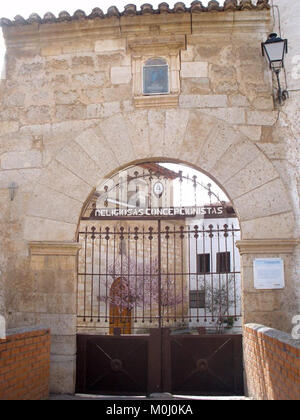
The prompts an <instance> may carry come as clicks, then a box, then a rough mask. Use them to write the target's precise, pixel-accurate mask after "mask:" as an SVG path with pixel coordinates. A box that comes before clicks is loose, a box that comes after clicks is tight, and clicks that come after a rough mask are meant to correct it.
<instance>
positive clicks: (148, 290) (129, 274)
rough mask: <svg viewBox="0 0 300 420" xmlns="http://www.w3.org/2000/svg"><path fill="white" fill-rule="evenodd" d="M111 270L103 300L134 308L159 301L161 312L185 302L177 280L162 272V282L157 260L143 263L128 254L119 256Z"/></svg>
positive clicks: (129, 308) (155, 303)
mask: <svg viewBox="0 0 300 420" xmlns="http://www.w3.org/2000/svg"><path fill="white" fill-rule="evenodd" d="M108 273H109V281H108V282H107V284H106V285H105V287H106V289H107V292H106V294H105V296H103V294H102V296H100V300H101V301H103V302H109V303H110V304H112V305H115V306H118V307H121V308H123V309H128V310H133V309H137V308H144V309H149V308H150V307H152V308H153V307H154V306H157V305H158V303H159V301H160V302H161V308H162V315H164V314H165V313H166V312H168V311H169V309H171V308H174V307H176V306H177V305H180V304H181V303H182V302H183V292H182V287H181V285H176V283H175V279H171V278H170V277H167V276H166V275H165V274H164V273H162V275H161V285H160V281H159V266H158V261H157V259H154V260H153V261H152V263H141V262H138V261H135V260H132V259H130V258H128V257H124V258H122V259H121V258H118V259H117V260H116V261H115V262H114V263H112V264H111V265H110V266H109V267H108ZM118 279H120V282H119V283H118V285H117V287H116V288H115V289H114V288H113V293H111V292H110V291H111V286H112V285H113V284H114V282H115V280H118ZM102 290H103V289H102Z"/></svg>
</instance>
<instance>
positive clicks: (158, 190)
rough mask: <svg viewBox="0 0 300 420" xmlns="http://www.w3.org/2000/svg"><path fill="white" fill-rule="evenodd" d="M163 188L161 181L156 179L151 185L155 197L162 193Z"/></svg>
mask: <svg viewBox="0 0 300 420" xmlns="http://www.w3.org/2000/svg"><path fill="white" fill-rule="evenodd" d="M164 190H165V188H164V186H163V183H162V182H160V181H158V182H156V183H155V184H154V186H153V192H154V195H156V197H161V196H162V195H163V192H164Z"/></svg>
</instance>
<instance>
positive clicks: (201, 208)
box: [77, 162, 243, 395]
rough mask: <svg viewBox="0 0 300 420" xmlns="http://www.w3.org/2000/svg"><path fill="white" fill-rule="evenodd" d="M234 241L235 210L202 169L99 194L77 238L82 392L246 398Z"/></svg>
mask: <svg viewBox="0 0 300 420" xmlns="http://www.w3.org/2000/svg"><path fill="white" fill-rule="evenodd" d="M237 240H240V227H239V222H238V219H237V216H236V214H235V211H234V209H233V206H232V203H231V202H230V200H229V199H228V197H227V196H226V195H225V194H224V193H223V191H222V190H221V189H220V188H219V187H218V186H217V185H216V184H215V183H214V182H213V181H212V180H210V179H209V178H208V177H207V176H206V175H204V174H201V173H200V172H198V171H196V170H194V169H193V168H188V167H186V166H184V165H180V164H171V163H166V162H141V163H140V164H138V165H133V166H131V167H128V168H125V169H124V170H122V171H120V172H118V173H117V174H114V175H113V176H112V177H110V178H109V179H107V180H106V182H105V184H103V183H101V184H100V185H98V186H97V188H96V190H95V192H94V194H93V195H92V197H91V198H90V199H89V201H88V202H87V204H86V206H85V207H84V210H83V213H82V217H81V222H80V225H79V232H78V242H79V244H80V248H81V249H80V251H79V258H78V273H77V274H78V286H77V290H78V294H77V308H78V309H77V317H78V322H77V328H78V330H77V333H78V336H77V340H78V347H79V351H78V354H77V391H78V392H99V393H110V394H111V393H121V392H122V393H124V392H125V393H128V392H129V393H131V392H135V393H147V392H151V391H152V392H154V391H156V392H159V391H163V390H164V391H168V392H173V393H184V392H186V393H192V394H196V393H198V394H206V393H212V394H213V393H215V394H230V393H232V394H238V395H241V394H242V393H243V369H242V335H241V334H242V328H241V275H240V256H239V252H238V250H237V248H236V241H237ZM141 343H143V346H142V347H141V348H140V349H139V346H140V345H141ZM138 349H139V350H138ZM150 349H152V350H151V351H150ZM153 352H154V353H155V357H154V358H153V354H152V353H153ZM132 354H134V359H131V357H132ZM133 360H134V363H133Z"/></svg>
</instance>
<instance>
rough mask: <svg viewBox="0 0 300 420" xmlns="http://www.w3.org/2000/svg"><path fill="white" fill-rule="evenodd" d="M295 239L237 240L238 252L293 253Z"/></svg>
mask: <svg viewBox="0 0 300 420" xmlns="http://www.w3.org/2000/svg"><path fill="white" fill-rule="evenodd" d="M298 244H299V241H298V240H297V239H245V240H242V241H237V242H236V246H237V247H238V249H239V251H240V254H241V255H245V254H293V252H294V248H295V247H296V246H297V245H298Z"/></svg>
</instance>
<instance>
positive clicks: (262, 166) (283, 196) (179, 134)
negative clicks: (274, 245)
mask: <svg viewBox="0 0 300 420" xmlns="http://www.w3.org/2000/svg"><path fill="white" fill-rule="evenodd" d="M150 160H151V161H163V160H164V161H172V162H178V163H179V162H180V163H184V164H187V165H190V166H193V167H194V168H196V169H198V170H200V171H202V172H204V173H206V174H207V175H208V176H210V177H211V178H212V179H214V180H215V181H216V182H217V183H218V185H219V186H220V187H221V188H223V190H224V191H225V192H226V194H227V195H228V196H229V197H230V199H231V200H232V202H233V205H234V207H235V210H236V212H237V214H238V217H239V220H240V224H241V230H242V236H243V239H275V238H292V235H293V224H294V218H293V213H292V207H291V204H290V201H289V197H288V194H287V192H286V190H285V187H284V184H283V182H282V180H281V179H280V176H279V174H278V172H277V171H276V169H275V168H274V166H273V165H272V163H271V162H270V161H269V159H268V158H267V157H266V156H265V155H264V154H263V152H261V151H260V149H259V148H258V147H257V146H256V145H255V144H254V142H252V141H251V140H250V139H249V138H247V137H246V136H245V135H244V134H243V133H242V132H241V131H240V130H239V128H238V126H234V125H231V124H228V123H227V122H225V121H223V120H220V119H218V118H215V117H214V116H213V115H210V114H206V113H205V112H203V111H202V110H189V109H180V108H179V109H170V110H135V111H132V112H128V113H125V112H124V113H117V114H114V115H111V116H110V117H107V118H103V119H101V120H95V121H94V122H93V123H92V124H91V125H90V126H89V127H88V128H86V129H85V130H83V131H82V132H78V133H76V134H74V139H73V140H72V141H70V142H68V143H67V144H66V145H64V146H63V147H62V148H61V150H60V151H59V152H57V154H56V155H55V156H53V158H52V160H51V161H50V162H49V163H48V165H47V166H46V167H45V168H44V169H43V171H42V174H41V176H40V178H39V180H38V182H37V185H36V187H35V189H34V192H33V195H32V199H31V202H30V204H29V207H28V210H27V214H26V218H25V239H26V240H28V241H74V240H75V239H76V232H77V226H78V221H79V219H80V214H81V212H82V208H83V207H84V204H85V202H86V200H87V198H88V197H89V196H90V194H91V193H92V192H93V191H94V188H95V186H96V185H97V184H98V183H99V182H101V179H104V178H105V177H107V176H109V175H110V174H112V173H114V172H116V171H118V170H120V169H122V168H125V167H126V166H129V165H131V164H133V163H138V162H142V161H150ZM37 227H38V228H37Z"/></svg>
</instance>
